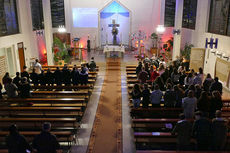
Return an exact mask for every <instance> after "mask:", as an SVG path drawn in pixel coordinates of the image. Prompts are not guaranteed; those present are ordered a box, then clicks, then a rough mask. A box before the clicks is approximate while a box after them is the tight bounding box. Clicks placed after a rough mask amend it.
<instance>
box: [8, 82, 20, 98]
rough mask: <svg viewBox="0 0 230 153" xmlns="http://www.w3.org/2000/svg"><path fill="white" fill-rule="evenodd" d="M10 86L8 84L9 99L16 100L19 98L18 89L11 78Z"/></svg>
mask: <svg viewBox="0 0 230 153" xmlns="http://www.w3.org/2000/svg"><path fill="white" fill-rule="evenodd" d="M8 79H9V80H8V82H9V83H8V84H6V86H5V89H6V94H7V96H8V98H14V97H17V96H18V91H17V90H18V87H17V86H16V85H15V84H14V83H13V80H12V79H11V78H8Z"/></svg>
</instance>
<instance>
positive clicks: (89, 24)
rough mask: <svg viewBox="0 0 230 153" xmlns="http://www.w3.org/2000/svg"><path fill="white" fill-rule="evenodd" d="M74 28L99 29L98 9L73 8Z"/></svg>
mask: <svg viewBox="0 0 230 153" xmlns="http://www.w3.org/2000/svg"><path fill="white" fill-rule="evenodd" d="M72 13H73V26H74V27H78V28H97V26H98V10H97V8H73V9H72Z"/></svg>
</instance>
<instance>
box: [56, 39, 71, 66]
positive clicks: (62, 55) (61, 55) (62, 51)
mask: <svg viewBox="0 0 230 153" xmlns="http://www.w3.org/2000/svg"><path fill="white" fill-rule="evenodd" d="M69 48H70V46H69V45H65V44H64V43H62V41H61V40H60V39H59V38H57V37H54V40H53V48H52V51H53V53H54V61H55V62H56V63H58V64H59V65H61V64H62V62H60V60H64V62H65V63H69V62H70V60H71V57H70V55H69V53H68V49H69Z"/></svg>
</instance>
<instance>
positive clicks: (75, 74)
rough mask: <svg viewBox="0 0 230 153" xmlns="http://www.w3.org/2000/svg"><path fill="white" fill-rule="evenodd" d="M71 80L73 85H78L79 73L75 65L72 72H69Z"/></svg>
mask: <svg viewBox="0 0 230 153" xmlns="http://www.w3.org/2000/svg"><path fill="white" fill-rule="evenodd" d="M71 79H72V83H73V85H78V83H79V79H80V73H79V71H78V68H77V66H76V65H74V67H73V70H72V72H71Z"/></svg>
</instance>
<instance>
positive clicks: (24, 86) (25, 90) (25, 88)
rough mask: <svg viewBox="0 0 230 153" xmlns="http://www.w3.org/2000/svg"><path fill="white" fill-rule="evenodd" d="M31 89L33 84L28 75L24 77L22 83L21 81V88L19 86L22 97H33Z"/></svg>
mask: <svg viewBox="0 0 230 153" xmlns="http://www.w3.org/2000/svg"><path fill="white" fill-rule="evenodd" d="M30 89H31V86H30V84H29V83H28V81H27V78H26V77H24V78H22V83H21V85H20V88H19V91H20V97H21V98H29V97H31V94H30Z"/></svg>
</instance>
